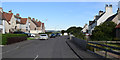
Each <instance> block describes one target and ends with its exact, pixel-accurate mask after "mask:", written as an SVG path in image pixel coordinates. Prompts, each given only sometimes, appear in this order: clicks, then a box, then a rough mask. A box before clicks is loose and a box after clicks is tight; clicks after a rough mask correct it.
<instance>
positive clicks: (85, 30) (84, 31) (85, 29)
mask: <svg viewBox="0 0 120 60" xmlns="http://www.w3.org/2000/svg"><path fill="white" fill-rule="evenodd" d="M82 32H83V33H88V25H87V24H85V26H84V27H83V29H82Z"/></svg>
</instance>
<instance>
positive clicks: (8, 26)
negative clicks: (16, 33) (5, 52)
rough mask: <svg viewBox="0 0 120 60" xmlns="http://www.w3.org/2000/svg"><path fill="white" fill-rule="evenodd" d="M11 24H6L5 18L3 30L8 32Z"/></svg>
mask: <svg viewBox="0 0 120 60" xmlns="http://www.w3.org/2000/svg"><path fill="white" fill-rule="evenodd" d="M10 28H11V26H10V25H9V24H8V22H7V21H6V20H5V32H6V33H9V30H10Z"/></svg>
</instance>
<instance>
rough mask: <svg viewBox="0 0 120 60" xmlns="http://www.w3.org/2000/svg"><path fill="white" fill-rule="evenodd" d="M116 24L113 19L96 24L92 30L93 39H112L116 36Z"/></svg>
mask: <svg viewBox="0 0 120 60" xmlns="http://www.w3.org/2000/svg"><path fill="white" fill-rule="evenodd" d="M115 26H116V24H115V23H114V22H112V21H108V22H104V23H103V24H100V25H99V26H96V27H95V29H94V31H93V32H92V36H91V39H92V40H95V41H106V40H107V41H108V40H109V41H111V40H112V39H113V38H114V32H113V31H114V28H115Z"/></svg>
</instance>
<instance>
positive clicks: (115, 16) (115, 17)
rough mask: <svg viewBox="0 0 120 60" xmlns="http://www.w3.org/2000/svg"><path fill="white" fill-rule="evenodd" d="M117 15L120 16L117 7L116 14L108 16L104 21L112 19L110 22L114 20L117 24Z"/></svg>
mask: <svg viewBox="0 0 120 60" xmlns="http://www.w3.org/2000/svg"><path fill="white" fill-rule="evenodd" d="M118 15H119V16H120V10H119V9H118V10H117V13H116V14H114V15H112V16H110V17H109V18H108V19H107V20H106V21H112V22H114V23H116V24H117V25H118V24H119V23H120V22H119V20H118V17H119V16H118ZM106 21H105V22H106Z"/></svg>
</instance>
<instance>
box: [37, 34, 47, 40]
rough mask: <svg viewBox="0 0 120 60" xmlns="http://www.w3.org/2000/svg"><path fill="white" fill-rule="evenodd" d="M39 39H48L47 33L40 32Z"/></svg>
mask: <svg viewBox="0 0 120 60" xmlns="http://www.w3.org/2000/svg"><path fill="white" fill-rule="evenodd" d="M39 39H45V40H48V35H47V34H40V38H39Z"/></svg>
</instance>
